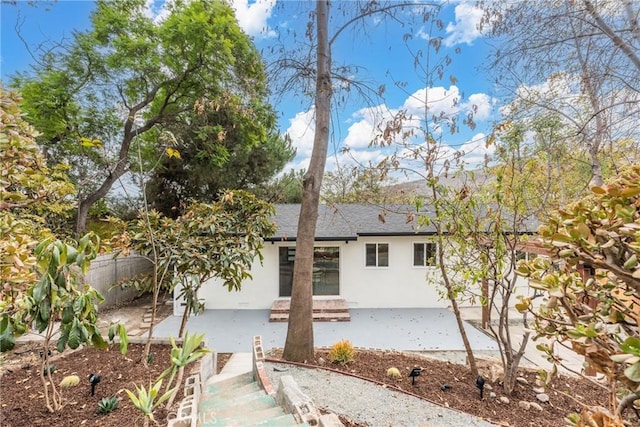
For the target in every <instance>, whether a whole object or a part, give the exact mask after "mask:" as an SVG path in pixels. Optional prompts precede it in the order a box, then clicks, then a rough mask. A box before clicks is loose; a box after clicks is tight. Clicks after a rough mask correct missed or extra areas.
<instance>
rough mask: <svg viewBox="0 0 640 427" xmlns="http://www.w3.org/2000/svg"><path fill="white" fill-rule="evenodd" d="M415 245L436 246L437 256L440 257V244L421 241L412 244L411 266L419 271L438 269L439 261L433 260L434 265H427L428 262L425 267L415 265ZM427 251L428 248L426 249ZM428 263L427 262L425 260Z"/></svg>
mask: <svg viewBox="0 0 640 427" xmlns="http://www.w3.org/2000/svg"><path fill="white" fill-rule="evenodd" d="M415 245H434V246H435V256H438V244H437V243H436V242H425V241H420V242H412V243H411V266H412V267H413V268H416V269H419V270H425V269H434V268H437V264H438V262H437V260H436V259H434V260H433V265H427V264H426V262H425V264H424V265H415V264H414V262H413V261H414V259H413V257H414V255H415V253H414V251H415ZM425 250H426V248H425ZM425 261H426V260H425Z"/></svg>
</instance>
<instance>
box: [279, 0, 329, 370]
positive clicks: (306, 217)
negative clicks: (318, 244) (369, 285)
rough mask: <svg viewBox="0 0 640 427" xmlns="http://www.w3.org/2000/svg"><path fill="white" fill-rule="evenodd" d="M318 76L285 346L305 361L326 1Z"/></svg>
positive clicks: (324, 90) (325, 102)
mask: <svg viewBox="0 0 640 427" xmlns="http://www.w3.org/2000/svg"><path fill="white" fill-rule="evenodd" d="M316 12H317V13H316V17H317V31H318V33H317V36H318V47H317V65H316V68H317V74H316V100H315V118H316V127H315V135H314V140H313V152H312V154H311V161H310V163H309V170H308V171H307V173H306V174H305V176H304V179H303V188H302V204H301V206H300V216H299V218H298V234H297V236H296V257H295V260H294V265H293V289H292V291H291V304H290V310H289V323H288V326H287V339H286V341H285V345H284V351H283V357H284V359H285V360H290V361H295V362H304V361H305V360H312V359H313V356H314V344H313V288H312V270H313V247H314V242H315V233H316V222H317V219H318V205H319V203H320V187H321V185H322V176H323V175H324V168H325V164H326V161H327V147H328V144H329V124H330V120H331V94H332V91H331V51H330V46H329V37H328V31H329V1H327V0H319V1H317V2H316Z"/></svg>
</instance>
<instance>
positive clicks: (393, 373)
mask: <svg viewBox="0 0 640 427" xmlns="http://www.w3.org/2000/svg"><path fill="white" fill-rule="evenodd" d="M387 376H388V377H391V378H400V370H399V369H398V368H389V369H387Z"/></svg>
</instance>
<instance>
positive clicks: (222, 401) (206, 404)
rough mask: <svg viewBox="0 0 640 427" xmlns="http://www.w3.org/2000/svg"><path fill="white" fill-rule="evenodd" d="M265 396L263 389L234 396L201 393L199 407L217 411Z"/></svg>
mask: <svg viewBox="0 0 640 427" xmlns="http://www.w3.org/2000/svg"><path fill="white" fill-rule="evenodd" d="M264 396H266V393H265V392H264V391H263V390H260V391H254V392H250V393H246V394H237V395H234V396H221V395H217V394H203V395H202V399H201V401H200V408H202V409H203V410H204V409H206V410H212V411H217V410H221V409H227V408H230V407H233V406H237V405H242V404H245V403H247V402H250V401H252V400H257V399H260V398H262V397H264Z"/></svg>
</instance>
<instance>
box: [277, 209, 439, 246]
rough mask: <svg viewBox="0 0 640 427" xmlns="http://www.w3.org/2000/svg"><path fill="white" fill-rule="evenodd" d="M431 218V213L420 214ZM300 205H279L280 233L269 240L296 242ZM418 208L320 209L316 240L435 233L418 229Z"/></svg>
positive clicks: (428, 228) (278, 223) (427, 229)
mask: <svg viewBox="0 0 640 427" xmlns="http://www.w3.org/2000/svg"><path fill="white" fill-rule="evenodd" d="M421 214H422V215H428V212H426V211H425V212H421ZM299 215H300V205H299V204H278V205H276V216H275V218H273V220H274V222H275V223H276V226H277V228H278V230H277V231H276V233H275V234H274V235H273V236H272V237H271V238H269V239H268V240H295V239H296V234H297V230H298V217H299ZM417 218H418V215H417V211H416V208H415V206H411V205H394V206H386V207H382V206H375V205H360V204H336V205H320V206H318V222H317V224H316V240H355V239H356V238H357V237H358V236H402V235H414V234H422V235H424V234H433V233H434V232H435V230H434V228H433V227H431V226H429V227H424V226H422V227H418V223H417Z"/></svg>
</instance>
